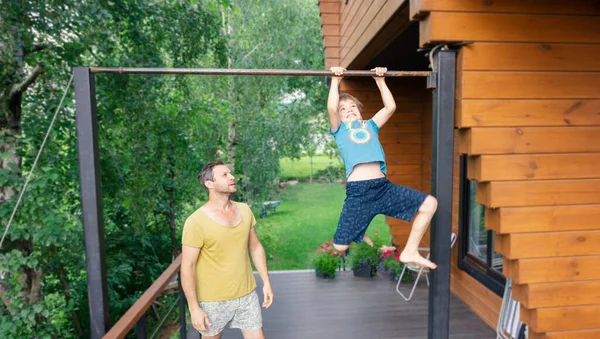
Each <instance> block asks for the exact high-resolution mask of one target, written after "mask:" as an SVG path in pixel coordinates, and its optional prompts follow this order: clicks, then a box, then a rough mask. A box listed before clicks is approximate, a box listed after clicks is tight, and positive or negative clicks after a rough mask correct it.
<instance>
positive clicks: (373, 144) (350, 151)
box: [329, 119, 386, 178]
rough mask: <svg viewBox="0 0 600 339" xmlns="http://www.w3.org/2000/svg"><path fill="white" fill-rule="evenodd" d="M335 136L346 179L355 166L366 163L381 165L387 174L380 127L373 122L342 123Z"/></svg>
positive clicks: (370, 120) (332, 133)
mask: <svg viewBox="0 0 600 339" xmlns="http://www.w3.org/2000/svg"><path fill="white" fill-rule="evenodd" d="M329 133H331V135H333V138H334V139H335V143H336V144H337V146H338V148H339V150H340V153H341V154H342V159H343V160H344V165H345V166H346V178H347V177H348V176H349V175H350V173H352V169H353V168H354V166H356V165H358V164H362V163H366V162H377V161H379V162H380V163H381V172H383V173H384V174H385V173H386V168H385V153H384V152H383V147H381V143H380V142H379V126H377V124H376V123H375V122H374V121H373V120H372V119H369V120H356V121H352V122H342V123H340V126H339V127H338V129H337V131H335V132H332V131H331V129H329Z"/></svg>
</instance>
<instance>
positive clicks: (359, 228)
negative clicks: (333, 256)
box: [333, 177, 428, 245]
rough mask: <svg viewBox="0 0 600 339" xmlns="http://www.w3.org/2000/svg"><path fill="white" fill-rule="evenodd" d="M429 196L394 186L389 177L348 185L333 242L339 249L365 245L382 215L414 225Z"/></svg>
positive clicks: (349, 183) (353, 182)
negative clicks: (377, 217) (352, 245)
mask: <svg viewBox="0 0 600 339" xmlns="http://www.w3.org/2000/svg"><path fill="white" fill-rule="evenodd" d="M427 196H428V195H427V194H425V193H423V192H420V191H417V190H415V189H412V188H409V187H405V186H401V185H396V184H394V183H391V182H390V181H389V180H388V179H387V178H385V177H383V178H377V179H371V180H361V181H350V182H348V183H346V200H345V201H344V207H343V208H342V213H341V215H340V220H339V222H338V226H337V230H336V232H335V235H334V237H333V242H334V243H335V244H338V245H349V244H350V243H351V242H353V241H354V242H356V243H358V244H359V243H361V242H362V239H363V237H364V235H365V232H366V231H367V228H368V227H369V224H370V223H371V220H373V218H374V217H375V216H376V215H378V214H384V215H387V216H390V217H394V218H399V219H402V220H405V221H408V222H410V221H411V220H412V219H413V218H414V217H415V215H416V214H417V212H418V210H419V207H421V204H423V201H425V198H427Z"/></svg>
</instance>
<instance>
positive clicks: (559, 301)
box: [513, 280, 600, 308]
mask: <svg viewBox="0 0 600 339" xmlns="http://www.w3.org/2000/svg"><path fill="white" fill-rule="evenodd" d="M598 291H600V280H591V281H573V282H564V283H541V284H527V285H514V286H513V299H515V300H516V301H518V302H519V303H521V304H522V305H523V306H524V307H525V308H546V307H564V306H584V305H596V304H600V293H598Z"/></svg>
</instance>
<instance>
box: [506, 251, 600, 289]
mask: <svg viewBox="0 0 600 339" xmlns="http://www.w3.org/2000/svg"><path fill="white" fill-rule="evenodd" d="M504 266H506V267H508V272H509V274H510V275H507V276H508V277H509V278H511V279H512V280H513V282H514V283H515V284H533V283H544V282H568V281H584V280H598V279H600V256H598V255H596V256H594V255H590V256H584V257H556V258H539V259H518V260H505V263H504Z"/></svg>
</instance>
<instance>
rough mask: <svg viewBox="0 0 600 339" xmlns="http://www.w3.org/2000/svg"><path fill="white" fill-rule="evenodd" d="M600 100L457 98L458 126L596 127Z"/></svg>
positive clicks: (599, 117)
mask: <svg viewBox="0 0 600 339" xmlns="http://www.w3.org/2000/svg"><path fill="white" fill-rule="evenodd" d="M598 112H600V100H595V99H593V100H592V99H590V100H457V102H456V127H459V128H463V127H502V126H523V127H526V126H597V125H600V114H598Z"/></svg>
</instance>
